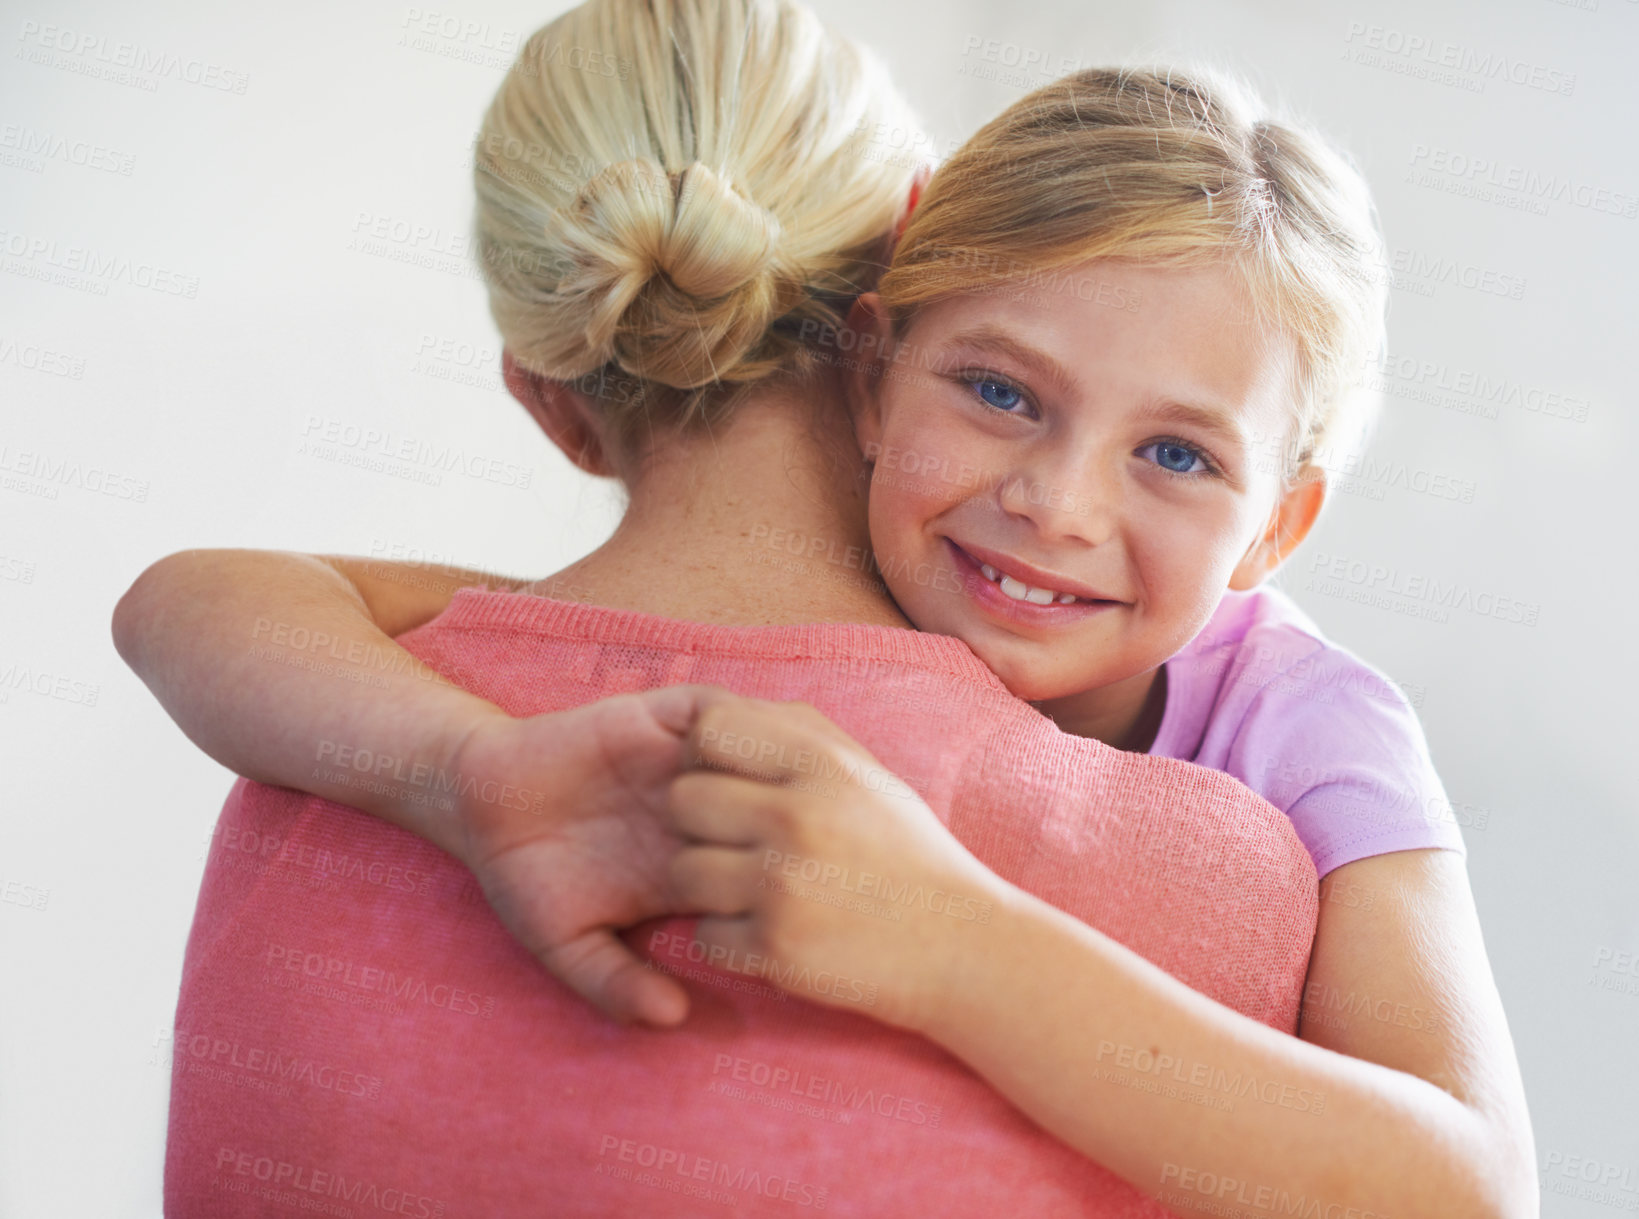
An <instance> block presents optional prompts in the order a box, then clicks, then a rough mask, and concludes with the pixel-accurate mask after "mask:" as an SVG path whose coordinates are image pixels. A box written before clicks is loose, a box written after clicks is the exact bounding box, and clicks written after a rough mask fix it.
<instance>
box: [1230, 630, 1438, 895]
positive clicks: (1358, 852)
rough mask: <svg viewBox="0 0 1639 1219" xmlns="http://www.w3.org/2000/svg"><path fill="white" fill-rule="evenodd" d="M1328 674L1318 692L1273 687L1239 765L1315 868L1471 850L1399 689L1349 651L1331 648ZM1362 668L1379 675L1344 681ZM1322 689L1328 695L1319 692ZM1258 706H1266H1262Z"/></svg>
mask: <svg viewBox="0 0 1639 1219" xmlns="http://www.w3.org/2000/svg"><path fill="white" fill-rule="evenodd" d="M1322 657H1324V660H1325V662H1326V663H1327V668H1328V673H1327V676H1326V679H1325V681H1324V682H1323V683H1321V684H1320V685H1319V686H1317V687H1311V697H1306V698H1291V697H1285V696H1282V695H1278V694H1272V692H1270V691H1264V692H1263V694H1262V695H1261V696H1260V697H1259V698H1258V699H1256V700H1255V705H1254V707H1253V708H1252V709H1251V713H1250V714H1249V715H1248V717H1247V720H1246V722H1245V723H1244V724H1243V725H1242V732H1241V736H1240V742H1239V743H1240V744H1241V746H1242V750H1241V751H1240V752H1242V758H1241V762H1242V765H1243V766H1246V767H1247V768H1248V771H1249V773H1250V774H1251V775H1253V776H1254V777H1255V778H1256V779H1257V780H1258V781H1257V782H1254V783H1253V784H1252V785H1253V786H1254V787H1255V788H1257V790H1258V791H1259V792H1260V793H1261V794H1262V795H1263V796H1264V797H1265V798H1266V799H1268V800H1269V801H1270V803H1272V804H1274V805H1276V806H1277V807H1278V808H1281V809H1284V810H1285V812H1286V815H1287V816H1288V817H1290V818H1291V819H1292V825H1293V826H1294V828H1296V830H1297V832H1298V837H1299V838H1301V839H1302V840H1303V844H1304V846H1306V847H1308V848H1309V854H1310V855H1311V856H1312V857H1313V859H1314V861H1315V871H1316V872H1318V873H1319V874H1320V875H1321V876H1325V875H1326V873H1327V872H1330V871H1331V870H1332V869H1334V868H1338V867H1341V866H1342V865H1343V864H1346V863H1352V862H1354V861H1355V860H1357V859H1365V858H1366V857H1368V856H1371V855H1384V854H1387V853H1389V852H1390V851H1407V850H1414V849H1417V848H1424V847H1437V848H1443V849H1446V850H1452V851H1457V852H1460V853H1462V854H1464V855H1466V854H1467V847H1466V846H1465V844H1464V842H1463V835H1462V830H1461V828H1460V826H1459V824H1458V821H1457V816H1456V812H1455V810H1454V809H1453V807H1452V805H1451V802H1450V801H1449V800H1447V799H1446V794H1445V788H1444V786H1443V785H1442V784H1441V782H1440V776H1439V775H1438V774H1436V773H1435V770H1434V763H1433V761H1432V760H1431V759H1430V757H1429V751H1428V743H1427V741H1426V740H1425V739H1424V736H1423V728H1422V725H1421V724H1419V723H1418V721H1417V715H1416V712H1414V711H1413V710H1412V709H1411V707H1410V705H1409V704H1407V702H1406V701H1405V699H1404V697H1403V696H1401V695H1400V693H1399V691H1398V690H1396V689H1394V687H1393V686H1391V685H1389V684H1388V683H1387V682H1385V681H1383V680H1382V679H1381V678H1380V677H1378V675H1377V674H1376V673H1375V671H1373V670H1372V669H1370V668H1369V667H1368V666H1367V665H1365V664H1364V663H1363V662H1361V661H1359V660H1356V659H1355V658H1354V657H1352V656H1349V655H1348V654H1347V653H1346V652H1344V651H1342V649H1337V648H1325V649H1323V650H1322V652H1321V653H1320V655H1319V656H1316V657H1315V659H1316V660H1320V659H1321V658H1322ZM1351 668H1352V669H1356V670H1358V671H1359V673H1360V674H1361V676H1362V678H1365V677H1368V676H1369V677H1371V678H1375V680H1374V681H1366V680H1361V681H1358V682H1350V681H1346V680H1343V681H1340V680H1339V675H1340V672H1346V671H1347V670H1349V669H1351ZM1315 689H1324V692H1325V695H1326V697H1313V696H1312V695H1313V691H1314V690H1315ZM1258 704H1261V705H1258Z"/></svg>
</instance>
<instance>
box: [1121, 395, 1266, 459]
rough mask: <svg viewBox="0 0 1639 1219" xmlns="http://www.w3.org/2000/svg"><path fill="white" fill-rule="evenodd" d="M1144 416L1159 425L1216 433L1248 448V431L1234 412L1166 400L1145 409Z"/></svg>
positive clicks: (1170, 399)
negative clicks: (1191, 427)
mask: <svg viewBox="0 0 1639 1219" xmlns="http://www.w3.org/2000/svg"><path fill="white" fill-rule="evenodd" d="M1143 415H1144V417H1145V418H1146V419H1154V420H1156V421H1157V422H1159V423H1184V424H1191V425H1193V426H1195V427H1198V428H1201V429H1202V430H1203V431H1208V432H1214V433H1216V434H1217V435H1219V436H1222V437H1223V438H1224V439H1225V440H1228V441H1230V442H1231V443H1233V444H1235V445H1238V446H1239V447H1241V448H1243V449H1244V448H1245V447H1246V439H1247V437H1246V429H1245V428H1243V427H1242V426H1241V422H1240V416H1239V415H1238V414H1237V413H1236V412H1233V411H1226V410H1222V409H1220V408H1218V407H1215V406H1197V405H1195V404H1194V403H1191V402H1179V401H1177V400H1176V399H1172V398H1164V399H1161V400H1160V401H1158V402H1154V403H1151V404H1150V405H1149V406H1147V407H1145V408H1144V411H1143Z"/></svg>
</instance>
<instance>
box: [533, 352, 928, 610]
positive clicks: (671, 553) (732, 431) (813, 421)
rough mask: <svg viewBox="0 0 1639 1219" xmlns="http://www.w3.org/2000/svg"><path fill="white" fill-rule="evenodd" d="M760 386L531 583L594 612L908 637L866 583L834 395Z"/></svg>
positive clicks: (848, 451)
mask: <svg viewBox="0 0 1639 1219" xmlns="http://www.w3.org/2000/svg"><path fill="white" fill-rule="evenodd" d="M822 386H823V388H822V391H821V392H823V393H825V394H826V395H827V396H828V397H829V399H830V400H829V401H826V402H819V403H816V402H814V401H812V400H811V399H810V398H808V397H806V396H804V395H803V394H801V393H800V392H799V391H796V390H793V389H789V388H784V389H775V388H770V389H762V390H756V391H753V392H752V393H751V395H750V396H748V397H747V398H746V399H745V400H744V401H742V402H741V403H740V404H739V406H738V407H737V408H736V410H735V412H734V415H733V417H732V419H731V420H730V422H729V423H728V425H727V426H725V427H723V428H721V429H719V430H718V431H717V432H715V433H713V434H709V435H708V434H704V433H702V434H700V435H697V436H690V437H687V438H682V439H674V440H671V441H669V442H667V443H666V444H665V447H664V449H663V450H662V451H661V452H660V453H658V454H657V455H655V456H653V457H651V458H650V459H649V460H648V461H647V462H646V463H645V465H644V467H643V470H642V473H641V474H640V476H638V477H636V478H635V479H634V480H633V482H632V484H631V487H630V495H631V503H630V506H629V507H628V508H627V510H626V514H625V516H624V517H623V518H622V519H621V522H620V525H619V527H617V528H616V530H615V532H614V534H613V536H611V537H610V538H609V540H608V541H607V542H605V543H604V544H603V545H602V546H599V547H598V548H597V549H596V550H594V551H593V552H592V553H591V554H589V555H587V556H586V557H585V558H584V559H581V560H580V561H578V562H576V563H573V564H571V565H570V566H569V567H567V568H565V569H564V570H563V571H562V572H559V573H558V574H557V575H556V576H553V577H549V578H548V579H547V580H543V581H541V582H540V584H541V585H542V586H547V587H549V586H550V585H551V583H552V582H553V581H567V582H569V583H572V584H575V585H578V586H579V587H581V588H584V589H585V590H586V597H585V599H586V600H588V601H590V602H592V603H593V604H596V605H605V606H610V607H613V608H617V609H630V610H637V611H640V612H642V613H648V614H657V615H660V616H662V617H666V618H681V619H685V620H688V621H691V622H705V623H713V624H717V625H724V626H775V625H790V624H794V623H804V622H862V623H872V624H876V625H880V626H900V627H904V626H909V625H910V623H909V622H908V621H907V620H906V618H905V617H904V615H903V614H901V613H900V612H899V609H898V607H897V606H895V605H894V603H893V601H892V600H891V599H890V598H889V596H888V593H887V591H886V590H885V589H884V588H883V586H882V583H881V581H880V580H879V579H877V578H875V577H874V575H872V574H870V573H872V571H873V568H872V566H871V564H870V562H869V560H868V556H869V554H870V537H869V534H868V531H867V528H866V517H865V489H866V484H865V479H864V478H863V477H862V476H861V471H862V468H863V467H862V464H861V461H860V457H859V449H858V446H857V444H856V442H855V440H854V436H853V429H852V426H851V425H850V423H849V421H848V419H847V418H846V416H845V413H844V412H843V410H842V409H841V407H840V401H841V399H840V391H839V388H838V387H836V386H834V384H833V383H832V382H830V381H829V380H822Z"/></svg>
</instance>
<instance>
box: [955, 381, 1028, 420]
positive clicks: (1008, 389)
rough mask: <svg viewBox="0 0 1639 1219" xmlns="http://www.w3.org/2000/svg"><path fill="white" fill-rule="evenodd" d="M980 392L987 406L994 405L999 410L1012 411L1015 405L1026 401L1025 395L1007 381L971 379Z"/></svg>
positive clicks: (972, 384) (970, 382)
mask: <svg viewBox="0 0 1639 1219" xmlns="http://www.w3.org/2000/svg"><path fill="white" fill-rule="evenodd" d="M968 384H969V385H971V386H973V387H974V388H975V389H976V390H978V392H979V398H980V400H981V401H982V402H984V404H985V405H986V406H993V407H995V408H996V409H997V410H999V411H1007V412H1009V413H1012V411H1013V410H1014V408H1015V407H1017V406H1018V405H1019V404H1020V403H1022V402H1023V401H1024V395H1023V394H1021V393H1020V392H1019V391H1018V390H1016V389H1014V388H1013V387H1012V386H1011V385H1009V384H1007V382H1005V381H992V380H978V381H969V382H968Z"/></svg>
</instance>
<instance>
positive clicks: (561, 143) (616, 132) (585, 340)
mask: <svg viewBox="0 0 1639 1219" xmlns="http://www.w3.org/2000/svg"><path fill="white" fill-rule="evenodd" d="M902 139H903V140H906V141H908V145H909V147H911V148H918V147H921V146H923V145H924V144H925V143H926V141H925V140H924V139H923V137H922V136H921V135H920V128H919V127H918V125H917V122H916V119H915V116H914V115H913V114H912V113H911V111H910V108H909V107H908V106H907V104H906V103H905V100H904V99H903V98H902V97H901V96H900V95H899V92H898V90H896V89H895V88H894V87H893V82H892V81H891V80H890V79H889V77H888V73H887V68H886V66H885V65H884V64H883V63H882V61H881V60H879V59H878V58H876V57H875V56H874V55H872V54H870V53H869V52H868V51H865V50H864V49H863V48H861V47H858V46H856V45H855V44H853V43H851V42H849V41H848V40H846V39H844V38H841V37H838V36H836V35H834V34H832V33H831V32H829V31H828V30H826V28H825V26H824V25H823V24H822V23H821V22H820V20H819V18H818V17H817V16H815V15H814V13H813V12H812V10H810V9H808V8H806V7H804V6H803V5H802V4H800V3H797V2H796V0H587V2H586V3H584V4H581V5H578V6H577V7H575V8H572V9H570V10H569V11H568V12H566V13H564V14H562V15H561V16H559V17H558V18H556V19H555V20H553V21H551V22H549V23H548V24H546V25H544V26H542V27H541V28H540V29H538V30H536V31H535V33H534V34H532V35H531V36H530V37H529V39H528V41H527V42H526V43H525V44H524V46H523V47H522V48H521V49H520V50H519V52H518V58H517V61H516V62H515V63H514V64H513V68H512V70H511V71H509V72H508V73H507V77H506V80H505V81H504V82H502V85H501V87H500V89H499V90H497V92H496V94H495V97H494V98H493V99H492V101H491V102H490V106H489V109H488V110H487V111H486V112H485V115H484V122H483V126H482V128H481V129H480V131H479V134H478V139H477V141H476V143H475V150H474V151H475V156H474V160H473V185H474V188H475V190H476V195H477V200H476V202H477V208H476V211H475V213H474V217H473V227H474V235H475V238H476V243H475V245H476V253H477V256H478V261H479V267H480V271H481V273H482V274H483V277H484V282H485V284H486V286H487V287H488V289H489V301H490V313H491V315H492V316H493V317H494V318H495V322H496V325H497V326H498V327H499V329H500V332H501V337H502V339H503V341H504V342H505V344H506V349H507V351H508V352H509V353H510V354H511V355H512V357H513V358H514V359H515V360H516V361H518V363H520V364H521V365H523V366H524V367H526V368H528V369H530V370H532V371H534V372H537V373H539V374H540V375H542V376H545V377H550V378H553V379H555V380H561V381H577V382H579V381H581V380H582V379H583V378H589V377H590V375H591V374H594V373H596V374H598V376H597V378H596V380H595V381H590V382H589V383H590V384H594V385H596V386H597V391H596V393H595V395H593V396H594V397H595V399H596V409H597V411H598V412H599V414H600V416H601V417H602V419H603V420H604V421H605V422H607V423H608V425H609V427H610V431H611V433H612V435H613V436H614V437H615V439H616V440H617V441H618V442H619V443H620V444H622V445H626V444H630V445H633V446H647V445H649V444H651V443H653V442H654V440H655V438H657V437H658V436H659V435H660V434H661V433H662V432H663V431H665V430H669V429H671V428H672V427H674V426H675V427H679V428H692V427H695V426H702V427H705V426H715V425H716V423H717V422H718V421H722V420H726V419H728V418H729V416H730V415H731V414H732V412H733V411H734V409H735V408H736V405H737V403H738V402H739V401H741V400H742V399H743V398H744V396H745V393H746V391H748V390H749V389H750V388H751V386H752V385H753V384H754V383H755V382H758V381H761V380H763V379H764V378H774V377H782V378H784V377H791V378H804V377H806V376H807V375H808V374H809V373H810V372H811V371H813V369H814V368H815V367H816V351H817V349H818V347H819V345H820V344H821V343H822V341H823V338H822V336H823V335H825V334H827V333H829V328H831V327H835V326H838V325H840V324H841V322H842V319H843V316H844V315H845V314H846V311H847V302H848V301H849V300H851V299H852V298H853V297H855V296H857V295H859V293H861V292H868V291H870V290H871V289H872V288H874V287H875V286H876V282H877V280H878V278H880V276H881V273H882V269H883V265H884V263H885V262H886V259H887V255H888V251H889V248H890V246H891V243H892V239H893V233H894V229H895V226H896V225H897V224H898V223H899V221H900V220H901V219H902V218H903V216H904V213H905V207H906V199H907V196H908V194H909V191H910V186H911V183H912V182H913V181H914V180H915V176H916V173H917V171H918V169H919V167H920V163H919V162H918V161H915V160H913V159H911V158H907V157H900V156H895V155H890V154H892V153H893V152H894V149H895V147H896V146H897V143H898V142H899V141H900V140H902ZM626 382H629V383H631V384H624V383H626Z"/></svg>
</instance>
